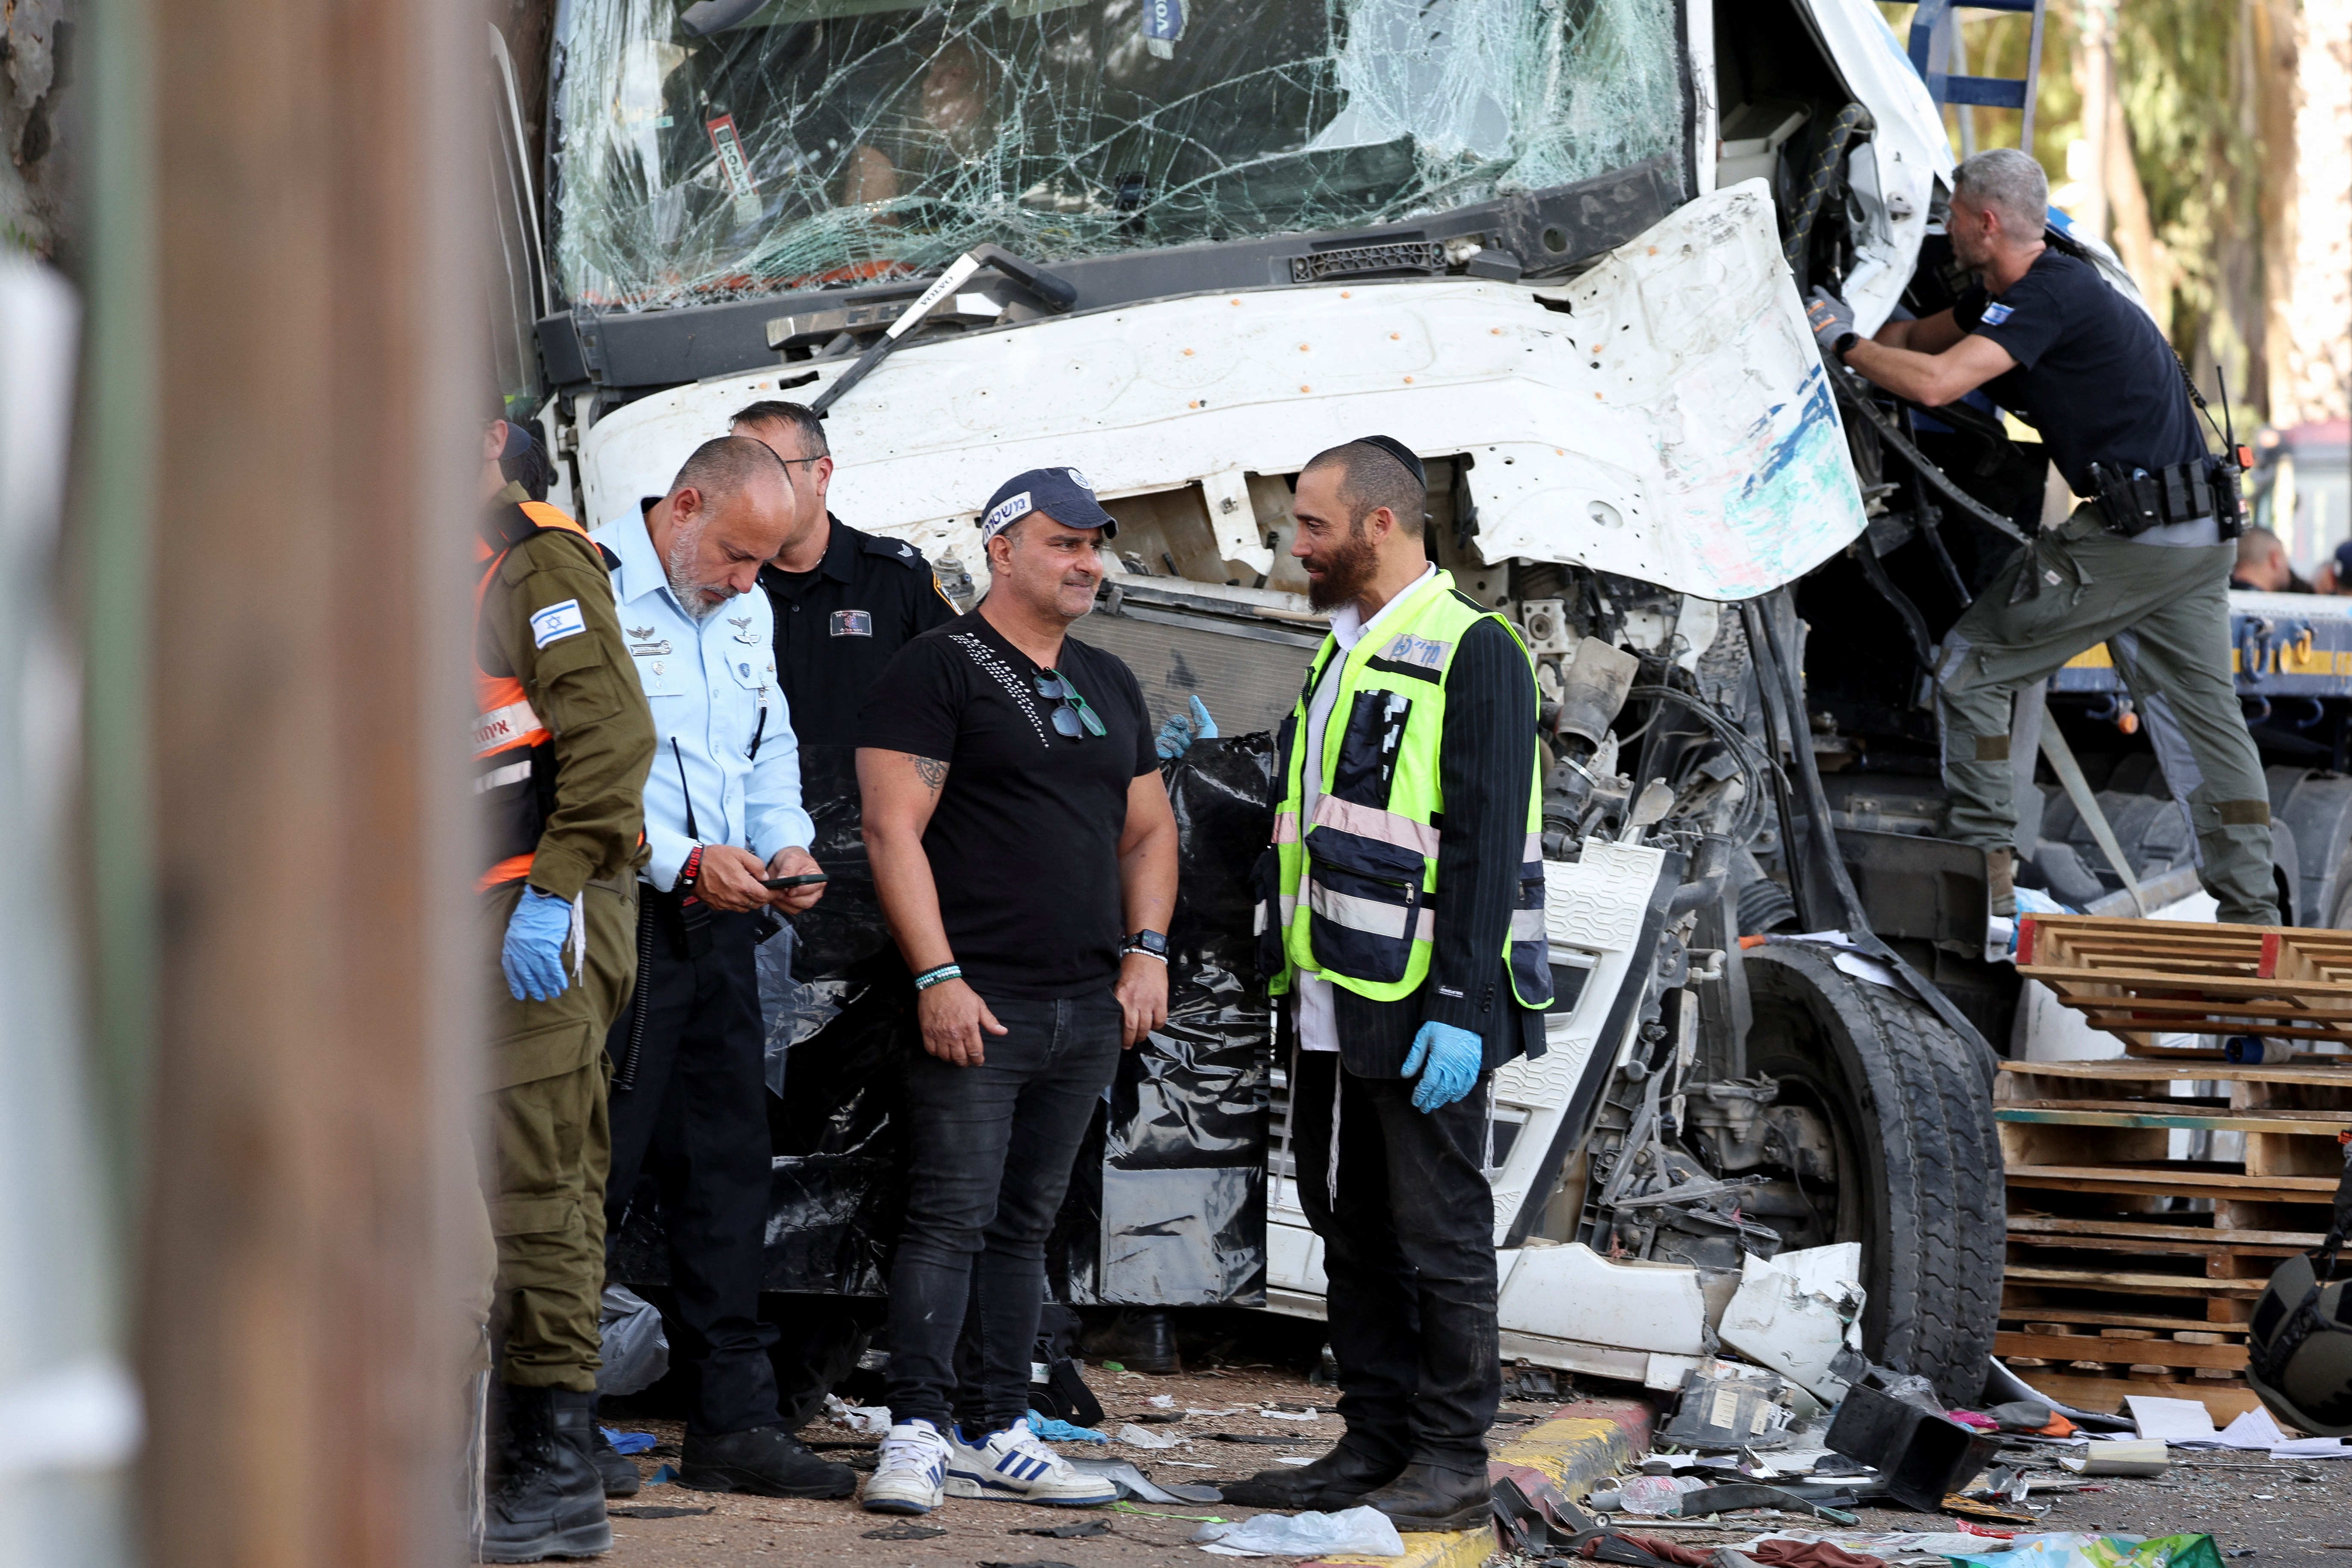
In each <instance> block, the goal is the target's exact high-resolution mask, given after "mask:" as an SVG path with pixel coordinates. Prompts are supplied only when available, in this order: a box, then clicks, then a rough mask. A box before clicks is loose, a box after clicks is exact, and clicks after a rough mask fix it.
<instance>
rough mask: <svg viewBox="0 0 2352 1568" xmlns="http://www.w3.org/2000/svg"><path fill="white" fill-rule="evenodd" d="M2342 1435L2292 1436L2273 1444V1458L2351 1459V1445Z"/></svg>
mask: <svg viewBox="0 0 2352 1568" xmlns="http://www.w3.org/2000/svg"><path fill="white" fill-rule="evenodd" d="M2271 1458H2273V1459H2352V1447H2347V1439H2345V1438H2342V1437H2294V1438H2290V1439H2288V1440H2287V1441H2285V1442H2284V1443H2279V1444H2276V1445H2274V1446H2273V1447H2272V1449H2271Z"/></svg>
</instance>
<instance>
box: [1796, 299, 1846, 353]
mask: <svg viewBox="0 0 2352 1568" xmlns="http://www.w3.org/2000/svg"><path fill="white" fill-rule="evenodd" d="M1805 324H1806V325H1807V326H1809V327H1811V328H1812V329H1813V341H1814V342H1817V343H1819V344H1821V345H1822V353H1829V354H1833V353H1837V346H1838V342H1839V341H1840V340H1841V339H1843V337H1844V336H1845V335H1846V334H1847V333H1848V332H1850V331H1853V306H1851V305H1849V304H1847V303H1846V302H1845V301H1844V300H1841V299H1839V298H1838V297H1837V296H1836V295H1834V294H1832V293H1831V292H1830V291H1829V290H1828V289H1824V288H1822V286H1821V285H1820V284H1818V283H1816V284H1814V285H1813V297H1812V299H1811V300H1810V301H1809V302H1808V303H1807V304H1806V306H1805Z"/></svg>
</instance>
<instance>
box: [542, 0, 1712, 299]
mask: <svg viewBox="0 0 2352 1568" xmlns="http://www.w3.org/2000/svg"><path fill="white" fill-rule="evenodd" d="M743 3H744V0H704V4H703V5H700V6H698V7H697V10H698V12H704V13H707V12H710V11H713V10H719V9H722V8H735V9H738V10H740V5H742V4H743ZM1677 56H1678V48H1677V42H1676V37H1675V20H1674V5H1673V0H1079V3H1077V4H1063V3H1057V0H954V3H949V4H940V3H936V0H935V3H934V4H931V5H923V6H910V5H896V4H892V3H891V0H768V3H767V4H766V5H765V6H764V8H762V9H760V10H757V11H756V12H753V13H752V14H751V15H750V16H748V17H745V18H744V19H742V20H741V21H740V22H738V23H737V24H736V25H734V26H729V27H726V28H724V29H723V30H720V31H718V32H716V33H715V34H714V35H713V36H711V37H694V36H693V35H692V34H691V33H690V32H689V31H688V28H687V27H686V26H683V25H682V24H681V22H680V19H679V12H678V10H677V0H567V4H566V5H565V6H564V12H563V15H562V17H561V18H560V20H559V23H558V42H557V56H556V73H557V76H556V86H555V94H554V97H555V107H556V116H557V123H556V126H555V136H556V146H557V164H558V178H557V181H556V190H555V195H556V201H555V205H556V240H555V270H556V273H557V276H558V279H559V280H560V281H561V283H562V287H563V289H564V292H565V294H566V295H567V296H568V298H569V299H571V300H572V301H573V302H575V303H578V304H584V305H591V306H596V307H601V308H605V309H614V310H645V309H652V308H656V307H663V306H671V305H686V304H701V303H708V302H711V301H714V300H727V299H734V298H740V297H744V296H748V295H753V294H760V293H766V292H772V291H776V290H780V289H810V288H816V287H823V286H826V285H838V284H849V283H856V282H865V281H872V280H877V279H886V278H890V277H895V276H898V275H902V274H919V273H923V272H930V271H936V270H937V269H938V268H940V267H941V266H943V265H945V264H946V263H947V262H948V261H949V260H950V259H951V258H954V257H955V256H956V255H957V254H958V253H959V252H961V251H962V250H964V249H966V248H968V247H970V246H971V245H973V244H976V243H979V242H981V241H983V240H991V241H994V242H995V243H997V244H1000V245H1003V246H1004V247H1006V248H1008V249H1010V250H1012V251H1013V252H1014V253H1016V254H1018V255H1022V256H1024V257H1027V258H1031V259H1033V260H1037V261H1045V262H1051V261H1055V260H1064V259H1069V258H1081V257H1096V256H1103V255H1108V254H1113V253H1117V252H1120V251H1128V250H1136V249H1142V248H1148V247H1160V246H1171V245H1187V244H1196V243H1201V242H1203V241H1216V240H1224V239H1235V238H1243V237H1255V236H1259V235H1265V234H1272V233H1280V232H1296V231H1299V230H1310V229H1325V228H1352V227H1360V226H1369V225H1374V224H1382V223H1390V222H1394V221H1397V220H1400V219H1403V218H1409V217H1411V216H1414V215H1417V214H1423V213H1429V212H1433V211H1438V210H1443V209H1444V208H1448V207H1453V206H1458V205H1464V204H1466V203H1471V202H1477V201H1485V200H1489V199H1492V198H1493V197H1495V196H1497V195H1509V194H1512V193H1515V192H1520V191H1533V190H1541V189H1544V188H1546V187H1548V186H1553V185H1561V184H1570V183H1571V182H1574V181H1578V180H1582V179H1587V178H1591V177H1592V176H1594V175H1597V174H1605V173H1607V172H1609V171H1610V170H1612V169H1618V168H1622V167H1625V166H1627V165H1629V164H1632V163H1638V162H1640V161H1641V160H1643V159H1645V158H1649V157H1652V156H1654V155H1656V154H1658V153H1678V152H1679V151H1680V147H1681V125H1682V102H1681V86H1680V70H1679V65H1678V58H1677Z"/></svg>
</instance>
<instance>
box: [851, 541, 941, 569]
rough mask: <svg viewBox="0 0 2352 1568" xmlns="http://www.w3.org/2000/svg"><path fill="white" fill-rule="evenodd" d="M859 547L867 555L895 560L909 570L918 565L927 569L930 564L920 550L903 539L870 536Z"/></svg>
mask: <svg viewBox="0 0 2352 1568" xmlns="http://www.w3.org/2000/svg"><path fill="white" fill-rule="evenodd" d="M861 548H863V549H864V550H865V552H866V554H868V555H879V556H880V557H882V559H884V560H885V561H896V562H897V563H898V564H899V565H901V566H904V567H906V568H908V570H910V571H911V570H913V569H914V568H916V567H918V566H920V567H923V568H925V569H929V565H930V563H929V562H928V561H926V560H924V559H923V552H921V551H919V550H918V549H916V548H915V547H914V546H913V545H911V544H909V543H908V542H906V541H905V540H903V539H883V538H879V537H876V538H870V539H868V540H866V542H865V544H864V545H863V546H862V547H861Z"/></svg>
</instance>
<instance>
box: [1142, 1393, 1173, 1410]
mask: <svg viewBox="0 0 2352 1568" xmlns="http://www.w3.org/2000/svg"><path fill="white" fill-rule="evenodd" d="M1144 1403H1145V1404H1146V1405H1150V1406H1151V1407H1152V1408H1153V1409H1154V1410H1172V1409H1174V1408H1175V1407H1176V1396H1175V1395H1174V1394H1153V1395H1152V1396H1151V1397H1150V1399H1147V1400H1145V1401H1144Z"/></svg>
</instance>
